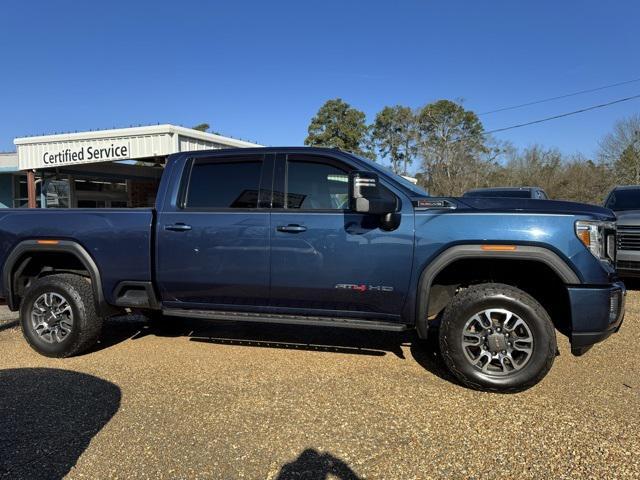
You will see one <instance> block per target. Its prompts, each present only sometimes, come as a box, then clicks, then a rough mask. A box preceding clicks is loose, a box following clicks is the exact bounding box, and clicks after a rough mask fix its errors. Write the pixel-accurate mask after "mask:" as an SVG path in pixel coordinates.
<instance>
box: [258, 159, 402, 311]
mask: <svg viewBox="0 0 640 480" xmlns="http://www.w3.org/2000/svg"><path fill="white" fill-rule="evenodd" d="M352 169H354V167H353V166H351V165H348V164H346V163H344V162H341V161H338V160H336V159H333V158H332V157H330V156H321V155H320V156H319V155H308V154H304V155H303V154H279V155H278V156H277V159H276V169H275V172H276V173H275V177H274V195H273V201H274V203H273V207H274V208H273V209H272V213H271V294H270V296H271V305H272V306H273V307H277V308H282V309H286V310H288V311H291V312H292V313H294V312H296V311H297V310H298V309H302V310H304V311H309V310H316V311H317V314H319V315H336V316H339V315H344V316H360V317H365V318H389V319H393V318H397V317H398V316H399V314H400V311H401V309H402V305H403V302H404V300H405V297H406V295H407V290H408V287H409V279H410V275H411V263H412V255H413V238H414V236H413V227H414V218H413V208H412V206H411V204H410V202H409V200H408V199H406V198H404V197H403V194H402V193H401V192H399V191H396V190H394V189H393V187H392V186H387V187H388V188H387V189H386V190H387V191H388V194H389V195H396V196H397V198H398V202H399V205H400V212H401V213H402V220H401V222H400V226H399V227H398V228H397V229H396V230H393V231H384V230H381V229H380V225H379V218H378V217H376V216H373V215H367V214H359V213H355V212H351V211H349V209H348V204H349V201H348V173H349V171H350V170H352ZM383 183H384V182H383ZM279 192H280V193H279ZM286 310H285V311H286Z"/></svg>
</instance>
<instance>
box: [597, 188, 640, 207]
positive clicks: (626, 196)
mask: <svg viewBox="0 0 640 480" xmlns="http://www.w3.org/2000/svg"><path fill="white" fill-rule="evenodd" d="M605 207H607V208H610V209H611V210H615V211H618V212H619V211H622V210H640V188H633V189H628V190H626V189H625V190H614V191H613V192H611V194H610V195H609V198H607V203H606V204H605Z"/></svg>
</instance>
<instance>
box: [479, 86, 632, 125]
mask: <svg viewBox="0 0 640 480" xmlns="http://www.w3.org/2000/svg"><path fill="white" fill-rule="evenodd" d="M637 82H640V78H635V79H633V80H627V81H625V82H618V83H612V84H610V85H604V86H602V87H596V88H590V89H588V90H580V91H578V92H573V93H567V94H565V95H558V96H557V97H549V98H543V99H542V100H536V101H533V102H528V103H521V104H520V105H513V106H511V107H503V108H498V109H496V110H489V111H488V112H482V113H479V114H478V116H481V115H489V114H490V113H498V112H505V111H507V110H515V109H517V108H523V107H529V106H531V105H538V104H539V103H546V102H552V101H554V100H560V99H562V98H568V97H575V96H576V95H583V94H585V93H591V92H599V91H600V90H605V89H607V88H613V87H619V86H621V85H628V84H630V83H637Z"/></svg>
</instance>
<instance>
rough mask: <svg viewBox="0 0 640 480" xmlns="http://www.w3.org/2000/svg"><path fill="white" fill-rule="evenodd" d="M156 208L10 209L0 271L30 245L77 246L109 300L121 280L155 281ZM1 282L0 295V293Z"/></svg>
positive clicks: (0, 224)
mask: <svg viewBox="0 0 640 480" xmlns="http://www.w3.org/2000/svg"><path fill="white" fill-rule="evenodd" d="M153 217H154V211H153V209H152V208H140V209H138V208H135V209H132V208H113V209H66V208H65V209H59V210H58V209H46V210H43V209H7V210H2V211H1V212H0V238H1V239H2V243H1V244H0V265H4V263H5V260H6V258H7V256H8V254H9V252H11V250H13V248H14V247H15V246H16V245H17V244H18V243H20V242H21V241H23V240H26V239H48V238H50V239H56V240H65V239H68V240H74V241H76V242H78V243H79V244H81V245H82V246H83V247H84V248H85V249H86V251H87V252H88V253H89V254H90V255H91V256H92V257H93V259H94V261H95V263H96V265H98V268H99V270H100V275H101V278H102V287H103V291H104V296H105V299H106V300H107V301H108V302H110V301H112V300H113V294H114V289H115V287H116V285H117V284H118V282H120V281H122V280H123V279H127V280H132V281H141V282H149V281H151V280H152V278H151V251H152V245H151V238H152V235H151V229H152V225H153ZM2 288H3V285H2V279H1V278H0V291H2Z"/></svg>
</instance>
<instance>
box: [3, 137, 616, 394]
mask: <svg viewBox="0 0 640 480" xmlns="http://www.w3.org/2000/svg"><path fill="white" fill-rule="evenodd" d="M615 236H616V228H615V217H614V216H613V214H612V212H611V211H610V210H608V209H605V208H601V207H596V206H590V205H584V204H578V203H569V202H554V201H547V200H533V199H511V198H472V197H470V198H462V199H461V198H434V197H429V196H428V195H427V194H426V193H425V192H424V191H423V190H422V189H420V188H419V187H417V186H415V185H413V184H412V183H410V182H408V181H406V180H405V179H403V178H402V177H400V176H397V175H395V174H393V173H391V172H389V171H387V170H386V169H385V168H383V167H381V166H380V165H378V164H376V163H374V162H371V161H369V160H366V159H363V158H359V157H357V156H354V155H351V154H348V153H345V152H340V151H337V150H332V149H319V148H259V149H237V150H216V151H199V152H191V153H179V154H176V155H174V156H172V157H170V158H169V160H168V162H167V165H166V168H165V171H164V174H163V177H162V181H161V184H160V187H159V190H158V192H157V200H156V206H155V208H154V209H106V210H89V209H69V210H37V209H34V210H4V211H2V213H0V265H1V266H2V280H1V285H0V286H1V288H0V291H1V292H2V297H3V298H4V300H5V301H6V303H7V304H8V306H9V308H10V309H11V310H14V311H15V310H19V311H20V322H21V326H22V330H23V333H24V336H25V338H26V340H27V341H28V343H29V344H30V345H31V346H32V347H33V348H34V349H35V350H36V351H38V352H40V353H41V354H43V355H47V356H52V357H67V356H71V355H75V354H78V353H81V352H83V351H86V350H87V349H89V348H90V347H91V346H92V345H93V344H94V343H95V342H96V341H97V339H98V338H99V335H100V332H101V329H102V324H103V319H104V318H106V317H108V316H110V315H116V314H121V313H123V312H126V311H131V310H135V311H145V310H146V311H148V312H150V316H153V315H152V314H154V315H155V316H158V315H164V316H165V317H167V318H169V317H171V318H172V319H173V318H174V317H197V318H211V319H222V320H231V321H245V322H252V321H253V322H272V323H282V324H297V325H322V326H331V327H347V328H360V329H371V330H390V331H401V330H407V329H415V330H416V331H417V335H418V336H419V337H420V338H425V337H427V335H432V334H435V335H438V336H439V344H440V349H441V352H442V356H443V359H444V362H445V363H446V365H447V366H448V368H449V369H450V370H451V372H452V373H453V374H454V375H455V376H456V377H457V378H458V379H459V381H460V382H461V383H463V384H464V385H466V386H469V387H472V388H477V389H484V390H492V391H501V392H513V391H519V390H523V389H526V388H528V387H530V386H532V385H534V384H535V383H537V382H538V381H539V380H540V379H542V378H543V377H544V376H545V374H546V373H547V372H548V371H549V369H550V368H551V365H552V363H553V361H554V357H555V356H556V355H557V345H556V331H558V332H560V333H562V334H564V335H567V336H568V337H569V339H570V341H571V349H572V352H573V353H574V354H575V355H580V354H582V353H584V352H585V351H586V350H587V349H588V348H589V347H590V346H591V345H593V344H594V343H596V342H599V341H601V340H603V339H605V338H606V337H607V336H609V335H610V334H611V333H613V332H616V331H617V330H618V329H619V327H620V324H621V322H622V318H623V314H624V298H625V287H624V285H623V284H622V283H621V282H620V281H619V280H618V277H617V276H616V273H615V270H614V268H613V266H612V265H613V262H614V257H615V244H616V238H615ZM172 321H179V320H176V319H173V320H172Z"/></svg>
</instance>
